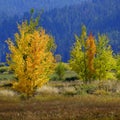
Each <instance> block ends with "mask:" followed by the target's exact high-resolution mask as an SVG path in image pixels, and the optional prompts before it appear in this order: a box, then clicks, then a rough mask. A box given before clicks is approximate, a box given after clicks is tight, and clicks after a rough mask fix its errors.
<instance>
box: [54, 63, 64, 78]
mask: <svg viewBox="0 0 120 120" xmlns="http://www.w3.org/2000/svg"><path fill="white" fill-rule="evenodd" d="M65 71H66V67H65V65H64V64H63V63H62V62H60V63H58V65H57V66H56V68H55V73H56V75H57V76H58V79H59V80H63V79H64V78H63V76H64V75H65Z"/></svg>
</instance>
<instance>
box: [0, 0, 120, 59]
mask: <svg viewBox="0 0 120 120" xmlns="http://www.w3.org/2000/svg"><path fill="white" fill-rule="evenodd" d="M71 1H72V2H73V3H75V2H74V0H71ZM1 2H2V1H1ZM22 2H24V0H23V1H22ZM46 2H48V3H49V2H50V1H48V0H46ZM72 2H71V4H72ZM30 3H32V0H31V1H30ZM35 3H36V2H35ZM35 3H34V4H35ZM50 3H51V4H50V6H51V5H52V2H50ZM58 3H59V2H56V4H58ZM76 3H77V2H76ZM65 4H68V1H65V3H64V5H65ZM62 5H63V2H62V1H61V7H62ZM56 7H57V8H55V9H52V10H49V11H46V12H44V13H43V14H42V16H41V21H40V25H42V26H43V27H44V28H45V29H46V30H47V32H48V33H50V34H52V35H53V36H54V38H55V42H56V44H57V49H56V53H57V54H61V55H62V60H63V61H68V60H69V56H70V52H69V51H70V49H71V46H72V44H73V43H74V35H75V34H77V35H79V34H80V32H81V30H80V28H81V26H82V24H85V25H86V27H87V30H88V34H89V33H90V32H91V31H92V32H93V34H94V36H97V34H98V33H101V34H102V33H105V34H107V35H108V36H109V38H110V43H111V45H112V48H113V50H114V52H119V51H120V47H119V38H120V22H119V21H120V15H119V11H120V7H119V0H105V1H100V0H97V1H95V0H89V1H86V2H83V3H81V4H78V5H77V4H76V5H72V6H65V7H64V8H61V7H60V6H59V7H58V6H56ZM58 8H59V9H58ZM35 9H36V8H35ZM45 9H47V7H45ZM29 18H30V14H29V13H27V12H25V13H24V15H23V16H20V15H18V14H17V15H14V16H13V17H7V16H5V15H4V14H3V15H2V19H3V20H2V22H0V31H1V32H0V40H1V41H0V49H1V53H0V61H5V53H6V51H7V50H8V48H7V47H6V44H5V43H4V41H5V40H6V39H7V38H9V37H10V38H14V37H13V35H14V33H15V32H17V23H21V22H22V21H23V19H29ZM0 21H1V20H0Z"/></svg>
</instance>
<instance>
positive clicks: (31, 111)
mask: <svg viewBox="0 0 120 120" xmlns="http://www.w3.org/2000/svg"><path fill="white" fill-rule="evenodd" d="M1 69H2V68H1ZM1 71H2V72H1V73H0V120H119V119H120V83H119V82H118V81H104V82H102V81H101V82H99V81H94V82H92V83H90V84H87V85H85V84H84V83H83V82H82V81H80V80H72V81H69V80H70V79H68V78H71V77H72V79H73V76H74V78H76V77H75V75H74V73H73V75H72V74H69V73H68V72H67V73H66V75H65V76H67V79H66V81H63V80H61V81H49V82H48V83H47V84H46V85H44V86H42V87H41V88H37V90H36V93H35V96H34V97H31V98H30V99H26V96H25V95H24V94H19V93H17V92H16V91H14V90H13V89H12V88H11V83H12V80H14V79H15V77H14V75H13V74H12V73H9V72H8V71H7V68H5V69H2V70H1ZM71 75H72V76H71Z"/></svg>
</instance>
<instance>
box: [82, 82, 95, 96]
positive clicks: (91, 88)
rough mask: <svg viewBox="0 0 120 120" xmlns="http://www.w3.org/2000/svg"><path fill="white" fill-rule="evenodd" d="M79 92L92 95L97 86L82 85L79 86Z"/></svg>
mask: <svg viewBox="0 0 120 120" xmlns="http://www.w3.org/2000/svg"><path fill="white" fill-rule="evenodd" d="M80 90H81V91H83V92H85V93H88V94H93V93H94V92H95V91H96V90H97V86H96V85H94V84H83V85H81V86H80Z"/></svg>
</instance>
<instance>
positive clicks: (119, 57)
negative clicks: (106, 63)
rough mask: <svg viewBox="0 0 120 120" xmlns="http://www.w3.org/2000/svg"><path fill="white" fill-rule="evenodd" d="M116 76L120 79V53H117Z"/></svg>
mask: <svg viewBox="0 0 120 120" xmlns="http://www.w3.org/2000/svg"><path fill="white" fill-rule="evenodd" d="M116 61H117V63H116V77H117V79H118V80H120V55H117V57H116Z"/></svg>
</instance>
